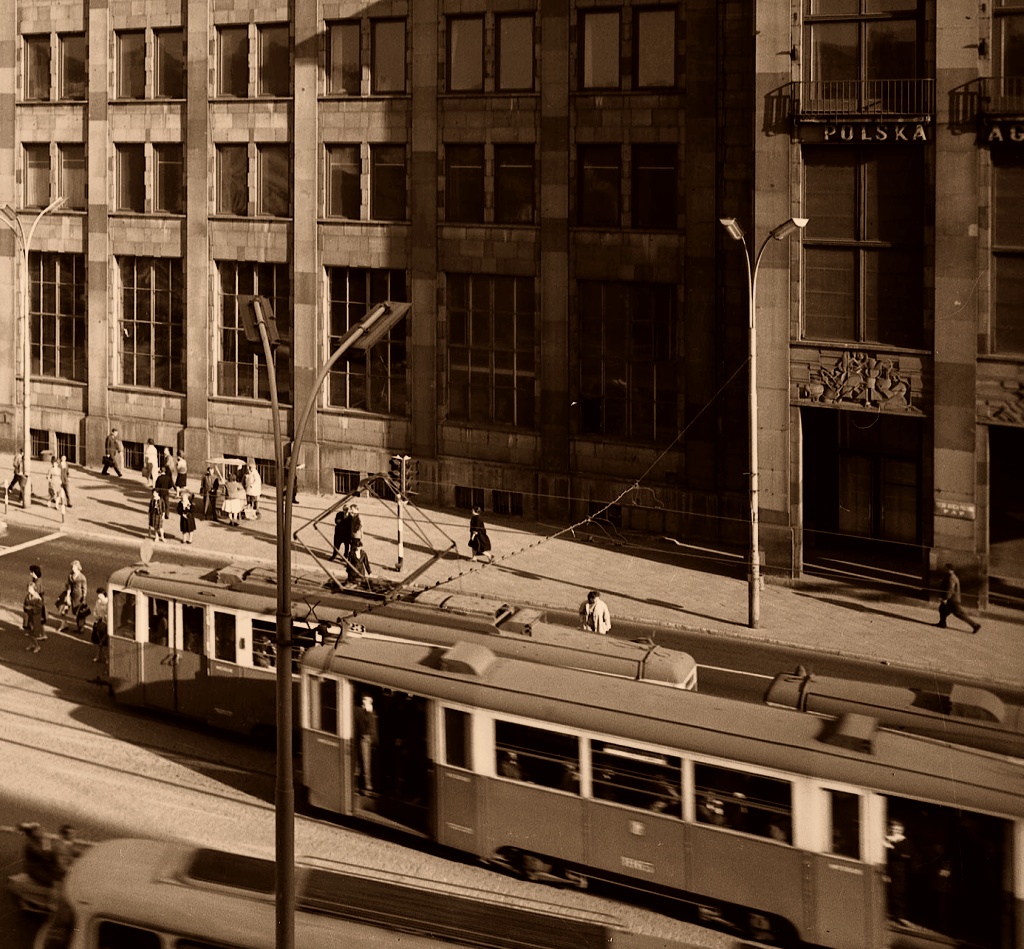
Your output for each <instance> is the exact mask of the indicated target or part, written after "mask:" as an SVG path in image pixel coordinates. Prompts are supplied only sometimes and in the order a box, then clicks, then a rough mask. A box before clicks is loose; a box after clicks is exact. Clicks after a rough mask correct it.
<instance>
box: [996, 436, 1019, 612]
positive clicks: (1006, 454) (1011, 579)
mask: <svg viewBox="0 0 1024 949" xmlns="http://www.w3.org/2000/svg"><path fill="white" fill-rule="evenodd" d="M988 439H989V441H988V444H989V472H990V475H989V477H990V479H991V480H990V481H989V507H988V523H989V586H990V594H991V595H994V596H1000V595H1006V596H1011V597H1013V598H1015V599H1018V598H1021V597H1024V470H1022V469H1021V464H1020V459H1021V458H1024V429H1020V428H1003V427H1000V426H992V427H991V428H989V435H988Z"/></svg>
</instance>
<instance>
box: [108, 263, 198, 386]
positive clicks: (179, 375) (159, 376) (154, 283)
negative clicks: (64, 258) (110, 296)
mask: <svg viewBox="0 0 1024 949" xmlns="http://www.w3.org/2000/svg"><path fill="white" fill-rule="evenodd" d="M161 272H162V273H163V276H164V277H165V278H166V279H165V280H164V281H163V283H165V284H166V286H162V285H161V279H160V273H161ZM129 273H130V275H131V282H128V281H127V280H126V275H127V274H129ZM117 279H118V285H119V290H120V294H119V297H120V304H119V311H118V329H119V332H118V334H117V337H118V367H119V383H120V384H121V385H123V386H131V387H133V388H144V389H153V390H157V391H165V392H180V393H184V392H185V383H186V355H187V353H186V347H185V305H186V304H185V299H186V296H185V267H184V263H183V261H182V259H181V258H180V257H150V256H139V257H136V256H131V255H122V256H119V257H118V258H117ZM129 305H130V312H129ZM129 366H130V367H131V371H130V372H128V371H127V370H128V368H129ZM162 380H163V381H166V383H167V384H166V385H160V384H159V383H160V381H162Z"/></svg>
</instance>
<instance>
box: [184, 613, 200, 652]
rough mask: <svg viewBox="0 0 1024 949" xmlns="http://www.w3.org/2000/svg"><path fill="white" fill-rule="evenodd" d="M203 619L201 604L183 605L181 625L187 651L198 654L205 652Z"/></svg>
mask: <svg viewBox="0 0 1024 949" xmlns="http://www.w3.org/2000/svg"><path fill="white" fill-rule="evenodd" d="M203 619H204V616H203V608H202V607H201V606H189V605H188V604H187V603H186V604H183V605H182V607H181V626H182V632H183V637H182V638H183V645H184V647H185V652H191V653H195V654H196V655H197V656H201V655H202V654H203V652H204V650H203Z"/></svg>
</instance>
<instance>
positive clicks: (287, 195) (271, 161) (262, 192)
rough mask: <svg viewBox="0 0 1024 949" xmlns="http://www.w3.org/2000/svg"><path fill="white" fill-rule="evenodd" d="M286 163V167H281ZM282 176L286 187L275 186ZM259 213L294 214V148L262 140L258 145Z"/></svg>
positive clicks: (257, 183) (257, 182)
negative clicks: (275, 187)
mask: <svg viewBox="0 0 1024 949" xmlns="http://www.w3.org/2000/svg"><path fill="white" fill-rule="evenodd" d="M282 164H283V167H278V166H281V165H282ZM277 178H283V180H284V188H283V194H282V189H276V190H275V189H274V187H273V185H274V181H275V180H277ZM256 214H257V215H259V216H261V217H274V218H290V217H291V216H292V151H291V146H290V145H283V144H279V143H277V142H259V143H257V145H256Z"/></svg>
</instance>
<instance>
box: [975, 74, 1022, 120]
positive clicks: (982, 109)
mask: <svg viewBox="0 0 1024 949" xmlns="http://www.w3.org/2000/svg"><path fill="white" fill-rule="evenodd" d="M973 85H975V88H976V90H977V96H978V98H977V109H978V115H979V116H981V117H985V116H989V117H991V118H1000V119H1008V118H1024V77H1021V76H1005V77H995V78H992V79H978V80H976V82H975V83H974V84H973Z"/></svg>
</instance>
